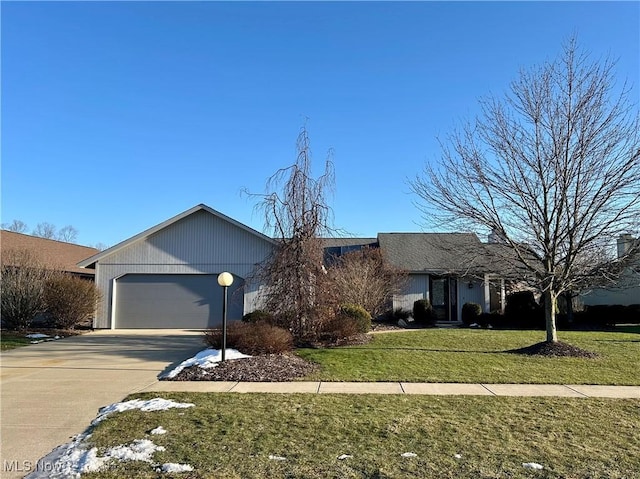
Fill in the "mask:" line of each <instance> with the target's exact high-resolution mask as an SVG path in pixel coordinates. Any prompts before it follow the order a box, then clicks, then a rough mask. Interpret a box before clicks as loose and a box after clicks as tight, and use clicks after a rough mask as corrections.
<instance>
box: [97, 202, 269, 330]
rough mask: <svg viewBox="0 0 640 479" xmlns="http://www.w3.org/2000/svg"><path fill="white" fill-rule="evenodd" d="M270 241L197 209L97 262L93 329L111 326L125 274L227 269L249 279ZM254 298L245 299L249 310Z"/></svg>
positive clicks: (251, 296) (202, 271) (263, 258)
mask: <svg viewBox="0 0 640 479" xmlns="http://www.w3.org/2000/svg"><path fill="white" fill-rule="evenodd" d="M272 248H273V246H272V244H271V243H269V242H268V241H266V240H265V239H263V238H260V237H259V236H257V235H254V234H252V233H251V232H249V231H246V230H244V229H242V228H239V227H237V226H236V225H234V224H231V223H229V222H228V221H225V220H223V219H221V218H219V217H217V216H215V215H213V214H210V213H209V212H207V211H197V212H195V213H193V214H191V215H189V216H187V217H185V218H183V219H181V220H179V221H177V222H175V223H173V224H171V225H169V226H167V227H166V228H164V229H162V230H160V231H158V232H156V233H154V234H153V235H151V236H149V237H147V238H146V239H141V240H139V241H137V242H135V243H133V244H131V245H129V246H127V247H125V248H123V249H122V250H118V251H115V252H114V253H113V254H111V255H109V256H107V257H105V258H103V259H101V260H100V261H99V263H98V264H97V265H96V282H97V285H98V287H99V288H100V291H102V294H103V299H102V302H101V304H100V307H99V309H98V311H97V314H96V319H95V321H94V327H96V328H110V327H111V317H112V305H113V304H114V298H113V285H114V282H115V279H117V278H118V277H120V276H123V275H125V274H128V273H173V274H179V273H191V274H193V273H209V274H218V273H221V272H222V271H228V272H230V273H233V274H234V275H235V276H238V277H240V278H243V279H244V278H247V277H248V276H250V274H251V273H252V271H253V270H254V268H255V265H256V264H258V263H260V262H262V261H264V260H265V259H266V258H267V256H268V255H269V254H270V253H271V250H272ZM253 296H255V294H254V295H249V297H245V299H244V304H245V311H248V310H251V306H252V304H253V303H254V302H255V298H254V297H253Z"/></svg>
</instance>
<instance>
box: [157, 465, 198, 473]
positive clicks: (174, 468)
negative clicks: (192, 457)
mask: <svg viewBox="0 0 640 479" xmlns="http://www.w3.org/2000/svg"><path fill="white" fill-rule="evenodd" d="M191 471H193V466H190V465H189V464H176V463H173V462H167V463H165V464H163V465H162V466H160V467H159V468H158V469H156V472H164V473H177V472H191Z"/></svg>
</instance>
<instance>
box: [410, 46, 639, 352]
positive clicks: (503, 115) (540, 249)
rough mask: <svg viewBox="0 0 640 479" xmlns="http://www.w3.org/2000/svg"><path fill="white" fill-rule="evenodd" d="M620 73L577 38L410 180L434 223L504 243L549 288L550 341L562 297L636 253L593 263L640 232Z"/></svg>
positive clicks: (634, 143)
mask: <svg viewBox="0 0 640 479" xmlns="http://www.w3.org/2000/svg"><path fill="white" fill-rule="evenodd" d="M614 66H615V62H614V61H612V60H610V59H608V58H607V59H605V60H604V61H601V62H597V61H591V60H590V58H589V55H588V54H586V53H584V51H582V50H581V49H580V48H578V46H577V43H576V40H575V38H572V39H570V40H569V41H568V42H567V43H566V44H565V45H564V48H563V53H562V54H561V55H560V56H559V57H558V58H557V59H556V60H555V61H552V62H547V63H544V64H543V65H542V66H540V67H538V68H534V69H532V70H530V71H526V70H525V71H522V72H521V73H520V76H519V79H517V80H516V81H514V82H512V84H511V88H510V92H508V93H507V94H505V96H504V98H502V99H496V98H489V99H486V100H483V101H482V102H481V106H482V112H481V114H480V116H479V118H477V119H475V121H474V122H468V123H466V124H465V125H464V126H463V128H462V129H460V130H456V131H454V132H453V133H452V134H451V135H450V136H449V137H448V141H447V142H446V143H443V154H442V159H441V161H440V162H439V163H438V164H437V165H433V166H432V165H427V166H426V167H425V171H424V173H423V174H422V175H419V176H417V177H416V179H415V180H414V181H412V182H411V186H412V189H413V191H414V192H415V193H416V194H417V195H418V196H419V197H420V198H421V199H422V200H423V203H422V204H421V208H422V210H423V212H424V214H425V218H431V219H436V220H443V221H446V222H447V224H448V225H449V226H450V227H458V228H460V227H462V228H464V229H469V228H477V229H478V230H482V231H484V232H489V231H494V232H496V233H497V234H498V235H499V236H500V237H501V238H503V242H504V243H505V244H506V246H507V247H506V248H503V250H505V251H507V252H508V255H509V256H510V257H511V258H515V259H516V260H517V262H518V263H519V265H520V266H521V267H522V268H524V269H525V270H526V271H527V272H528V274H529V276H530V278H531V279H533V280H534V281H535V283H536V285H537V287H538V288H539V289H540V290H541V291H542V293H543V296H544V303H545V317H546V329H547V338H546V339H547V341H548V342H555V341H557V332H556V322H555V316H556V300H557V298H558V297H559V296H560V295H561V294H563V293H564V292H566V291H569V290H572V289H576V288H579V287H582V286H583V284H584V281H586V280H587V279H588V278H589V277H591V278H603V276H604V275H608V274H612V275H613V274H615V272H616V271H620V270H621V267H622V266H623V265H624V263H625V261H626V260H627V259H628V258H631V257H632V255H633V254H634V253H635V249H637V248H635V249H631V250H630V251H629V252H628V253H627V254H626V255H624V257H622V258H619V259H618V260H616V261H595V258H597V257H598V256H599V255H601V254H602V252H603V251H605V250H606V248H607V247H608V246H609V245H612V244H615V238H616V237H618V236H619V235H620V234H621V233H629V232H633V231H637V230H638V227H639V225H640V133H639V132H640V121H639V115H638V111H637V106H636V105H634V104H633V103H632V102H630V100H629V93H630V89H629V88H628V87H627V85H626V84H625V85H622V88H621V89H620V90H618V93H616V90H615V88H616V85H615V81H614V71H613V70H614ZM494 251H496V252H497V251H499V249H495V250H494ZM611 257H612V256H611ZM585 263H586V264H585Z"/></svg>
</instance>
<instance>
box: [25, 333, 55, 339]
mask: <svg viewBox="0 0 640 479" xmlns="http://www.w3.org/2000/svg"><path fill="white" fill-rule="evenodd" d="M50 337H51V336H49V335H48V334H42V333H33V334H27V335H26V336H25V338H29V339H43V338H50Z"/></svg>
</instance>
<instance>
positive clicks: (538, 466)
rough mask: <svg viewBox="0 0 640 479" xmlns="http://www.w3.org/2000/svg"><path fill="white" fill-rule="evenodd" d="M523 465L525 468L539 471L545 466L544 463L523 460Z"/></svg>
mask: <svg viewBox="0 0 640 479" xmlns="http://www.w3.org/2000/svg"><path fill="white" fill-rule="evenodd" d="M522 467H524V468H525V469H536V470H538V471H541V470H542V469H544V466H543V465H542V464H538V463H537V462H523V463H522Z"/></svg>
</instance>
